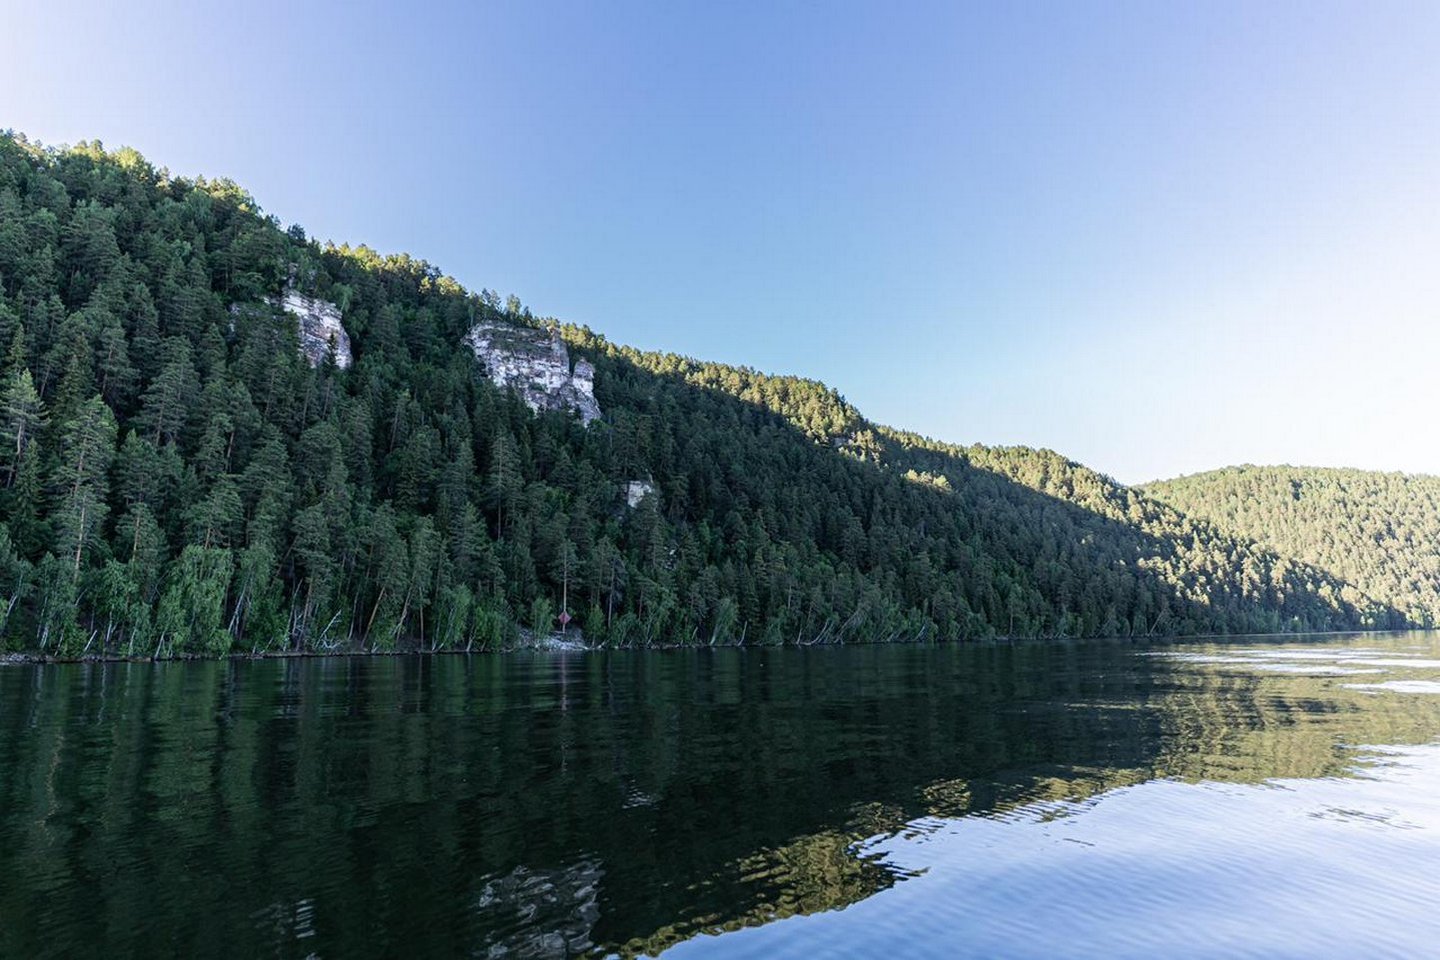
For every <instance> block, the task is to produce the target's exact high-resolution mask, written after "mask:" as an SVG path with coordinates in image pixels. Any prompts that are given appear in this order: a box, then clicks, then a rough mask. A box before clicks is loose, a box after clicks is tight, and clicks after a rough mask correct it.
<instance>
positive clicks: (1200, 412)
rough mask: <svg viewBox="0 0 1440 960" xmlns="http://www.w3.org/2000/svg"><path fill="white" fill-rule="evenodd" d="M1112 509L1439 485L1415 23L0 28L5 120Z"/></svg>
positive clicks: (1391, 9)
mask: <svg viewBox="0 0 1440 960" xmlns="http://www.w3.org/2000/svg"><path fill="white" fill-rule="evenodd" d="M7 127H8V128H11V129H14V130H17V131H20V132H23V133H25V134H26V135H28V136H29V137H31V138H32V139H39V140H41V141H43V142H45V143H49V144H64V143H74V142H77V141H80V140H91V139H99V140H101V141H103V142H104V143H105V144H106V146H108V147H112V148H115V147H120V146H133V147H135V148H137V149H139V150H140V151H141V152H142V153H144V154H145V155H146V156H147V157H148V158H149V159H150V160H151V161H152V162H154V163H156V164H157V165H161V166H165V167H168V168H169V169H170V170H172V171H173V172H175V173H178V174H184V175H206V176H211V177H221V176H226V177H230V178H232V179H234V180H236V181H237V182H239V183H240V184H242V185H243V186H244V187H245V188H247V189H248V190H249V191H250V192H251V193H252V194H253V195H254V196H255V197H256V198H257V199H258V200H259V202H260V204H261V205H262V206H263V207H264V208H265V210H266V211H267V212H268V213H271V214H274V215H275V216H276V217H278V218H279V219H280V220H281V222H282V223H283V224H286V225H289V224H292V223H298V224H300V225H302V226H303V227H304V228H305V229H306V231H307V232H308V233H309V234H310V235H311V236H313V237H317V238H319V239H322V240H325V239H332V240H334V241H336V242H342V241H348V242H351V243H366V244H368V245H370V246H371V247H374V248H376V249H378V250H382V251H385V252H399V251H405V252H409V253H411V254H412V255H414V256H417V257H423V258H424V259H426V260H429V261H430V262H431V263H434V264H436V265H437V266H439V267H440V268H441V269H443V270H444V271H445V272H447V273H449V274H451V275H452V276H454V277H455V278H457V279H458V280H460V281H461V282H462V283H464V284H466V285H467V286H469V287H472V288H474V289H479V288H482V287H485V288H490V289H493V290H496V291H498V292H499V293H500V294H501V295H502V296H503V295H506V294H510V293H514V294H516V295H518V296H519V297H520V298H521V299H522V300H523V301H524V302H525V303H526V304H527V305H528V306H529V307H530V308H531V309H532V310H533V311H534V312H536V313H537V314H540V315H549V316H556V317H559V318H561V319H563V320H567V321H573V322H577V323H584V324H588V325H589V326H590V327H592V328H593V329H595V330H596V331H598V332H600V333H603V334H605V335H606V336H607V337H608V338H610V339H611V340H613V341H616V342H619V343H624V344H631V345H634V346H638V347H642V348H646V349H658V350H666V351H672V352H678V353H683V354H687V355H691V356H696V357H700V358H704V359H710V360H719V361H725V362H729V363H737V364H746V365H749V366H752V367H756V368H759V369H762V370H765V371H769V372H775V373H792V374H799V375H803V376H808V377H814V378H816V379H820V380H823V381H825V382H826V383H827V384H830V385H831V386H833V387H835V388H837V389H838V390H839V391H840V392H841V393H842V394H844V395H845V396H846V398H847V399H849V400H850V401H851V402H853V403H854V404H856V405H857V406H858V407H859V408H860V409H861V410H862V411H863V412H864V413H865V414H866V415H867V416H868V417H869V418H870V419H872V420H875V421H878V422H881V423H887V424H892V425H895V426H899V427H904V428H906V429H910V430H914V431H917V432H920V433H924V434H928V435H930V436H933V437H937V438H940V439H943V440H948V441H953V442H957V443H972V442H981V443H996V444H1025V445H1029V446H1041V447H1050V448H1053V449H1056V450H1059V451H1061V452H1062V453H1064V454H1066V455H1067V456H1069V457H1072V458H1074V459H1076V460H1079V461H1081V462H1084V463H1086V464H1088V465H1090V466H1093V467H1095V468H1097V469H1099V470H1101V471H1103V472H1105V473H1108V474H1110V475H1112V476H1115V477H1116V478H1118V479H1120V480H1122V481H1125V482H1141V481H1144V480H1149V479H1154V478H1157V477H1164V476H1173V475H1177V474H1182V473H1190V472H1195V471H1199V470H1205V469H1210V468H1213V467H1218V466H1223V465H1227V464H1234V463H1245V462H1249V463H1300V464H1312V465H1325V466H1355V467H1364V468H1371V469H1387V470H1408V471H1420V472H1430V473H1440V430H1437V429H1436V428H1435V419H1436V414H1437V408H1440V402H1437V401H1440V376H1437V370H1436V361H1437V358H1440V323H1437V319H1440V316H1437V314H1440V4H1437V3H1434V2H1419V3H1392V2H1366V3H1353V4H1334V3H1324V2H1304V3H1294V4H1290V3H1284V2H1280V0H1267V2H1265V3H1254V2H1243V3H1235V4H1227V3H1223V2H1207V3H1203V4H1178V3H1174V4H1165V3H1153V2H1149V0H1146V2H1138V3H1122V2H1112V3H1093V4H1092V3H1079V2H1074V3H1062V2H1033V3H1031V2H1021V3H991V4H965V3H961V2H954V0H952V2H940V3H905V2H894V0H891V2H874V3H846V2H839V0H837V2H825V3H819V2H807V3H795V2H784V0H770V2H757V3H745V2H734V3H730V2H727V3H699V2H685V0H668V2H654V3H635V2H625V0H606V2H593V3H578V2H577V3H552V2H545V0H525V2H515V3H495V4H489V3H478V2H463V3H462V2H457V3H434V4H426V3H422V2H412V3H406V4H399V3H368V2H363V0H361V2H352V3H344V4H340V3H334V4H329V3H320V2H315V3H268V2H248V3H244V4H218V3H216V4H212V3H203V2H202V3H166V4H162V3H154V2H151V0H132V2H127V3H125V4H114V3H99V2H96V3H90V4H80V3H72V2H69V0H48V2H46V3H43V4H38V3H33V2H23V3H22V2H17V0H0V128H7Z"/></svg>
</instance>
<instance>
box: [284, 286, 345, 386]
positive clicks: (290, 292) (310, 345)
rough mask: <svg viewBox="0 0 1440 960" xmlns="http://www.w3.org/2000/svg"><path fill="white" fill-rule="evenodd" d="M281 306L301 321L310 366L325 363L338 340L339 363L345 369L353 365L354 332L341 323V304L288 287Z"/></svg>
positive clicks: (303, 341)
mask: <svg viewBox="0 0 1440 960" xmlns="http://www.w3.org/2000/svg"><path fill="white" fill-rule="evenodd" d="M280 306H281V307H282V308H284V310H285V312H286V313H288V314H290V315H291V316H293V317H295V318H296V319H297V320H299V321H300V352H301V353H303V354H304V355H305V359H306V361H307V362H309V364H310V366H312V367H318V366H320V364H322V363H324V362H325V355H326V354H328V353H329V352H330V343H331V341H334V343H335V365H336V366H338V367H339V368H340V369H341V370H344V369H346V368H347V367H349V366H350V361H351V359H352V358H351V355H350V335H349V334H348V333H346V332H345V327H344V326H343V325H342V324H341V323H340V308H339V307H337V306H335V304H333V303H331V302H330V301H328V300H318V299H316V298H315V297H307V296H305V295H304V294H303V293H300V292H298V291H296V290H294V289H286V291H285V296H284V297H283V298H282V299H281V300H280Z"/></svg>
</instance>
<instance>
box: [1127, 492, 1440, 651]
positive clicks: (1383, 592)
mask: <svg viewBox="0 0 1440 960" xmlns="http://www.w3.org/2000/svg"><path fill="white" fill-rule="evenodd" d="M1143 489H1144V491H1145V492H1146V493H1147V494H1149V495H1151V496H1154V497H1156V498H1157V499H1160V500H1163V501H1165V502H1166V503H1169V504H1171V505H1172V506H1174V507H1175V508H1176V509H1178V510H1180V511H1182V512H1183V513H1186V514H1188V515H1190V516H1193V517H1204V518H1206V519H1208V520H1210V521H1211V522H1213V523H1214V524H1215V525H1216V526H1218V527H1220V528H1222V529H1224V530H1226V531H1229V532H1230V533H1231V534H1233V535H1235V536H1239V537H1246V538H1249V539H1253V540H1256V541H1259V542H1261V543H1264V544H1266V545H1267V546H1269V547H1270V548H1271V549H1272V550H1275V551H1278V552H1280V553H1284V554H1286V555H1287V556H1292V557H1296V558H1298V559H1300V560H1303V561H1305V562H1306V563H1309V564H1312V565H1314V566H1315V567H1317V568H1319V569H1321V570H1324V571H1326V572H1328V573H1329V574H1331V575H1332V576H1335V577H1338V578H1341V579H1343V580H1345V581H1346V582H1348V583H1352V584H1354V585H1355V586H1356V587H1358V588H1359V589H1360V590H1362V591H1364V592H1365V593H1366V594H1368V595H1369V596H1372V597H1374V598H1376V599H1377V600H1380V601H1382V602H1383V603H1385V604H1387V605H1388V606H1391V607H1393V608H1395V609H1396V610H1398V611H1400V612H1401V613H1402V614H1404V616H1405V617H1406V618H1407V619H1408V620H1410V621H1411V622H1413V623H1415V624H1418V625H1423V626H1433V625H1435V624H1436V623H1440V477H1431V476H1414V475H1407V474H1403V473H1377V472H1372V471H1366V470H1344V469H1328V468H1321V467H1289V466H1284V467H1255V466H1243V467H1230V468H1227V469H1224V470H1215V471H1212V472H1209V473H1199V474H1195V475H1193V476H1188V477H1179V478H1177V479H1175V480H1164V481H1159V482H1156V483H1151V484H1147V485H1146V486H1145V487H1144V488H1143Z"/></svg>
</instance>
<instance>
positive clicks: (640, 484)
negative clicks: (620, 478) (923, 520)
mask: <svg viewBox="0 0 1440 960" xmlns="http://www.w3.org/2000/svg"><path fill="white" fill-rule="evenodd" d="M622 487H623V489H624V491H625V506H627V507H629V508H630V509H631V510H634V509H635V508H636V507H638V506H640V501H641V500H644V499H645V498H646V497H648V496H649V495H650V494H652V493H654V492H655V484H653V483H651V482H650V481H649V480H626V481H625V483H624V484H622Z"/></svg>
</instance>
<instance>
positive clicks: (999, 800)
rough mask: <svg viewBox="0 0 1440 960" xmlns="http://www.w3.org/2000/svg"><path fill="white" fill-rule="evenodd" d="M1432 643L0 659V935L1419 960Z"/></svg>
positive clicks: (34, 941)
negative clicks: (53, 662)
mask: <svg viewBox="0 0 1440 960" xmlns="http://www.w3.org/2000/svg"><path fill="white" fill-rule="evenodd" d="M1437 694H1440V637H1437V635H1435V634H1415V633H1412V634H1397V635H1386V636H1374V635H1371V636H1363V637H1344V638H1314V637H1312V638H1304V639H1303V640H1297V641H1293V642H1275V641H1256V640H1253V639H1252V640H1236V641H1231V642H1227V643H1224V644H1187V645H1176V646H1153V645H1152V646H1138V645H1132V644H1128V643H1083V644H1081V643H1075V644H1056V645H1045V644H1022V645H1015V646H972V647H957V646H945V647H912V646H892V647H851V648H841V649H808V650H800V649H786V650H745V651H739V650H715V651H687V652H650V653H616V654H548V655H538V654H537V655H533V656H527V655H515V656H509V657H474V658H460V657H437V658H353V659H329V660H305V661H284V662H282V661H268V662H253V663H252V662H233V663H232V662H224V663H184V664H159V665H150V664H103V665H102V664H91V665H74V666H39V667H37V666H30V665H4V666H0V955H3V956H5V957H27V958H28V957H106V958H116V957H127V956H135V957H158V956H186V957H191V956H234V957H309V956H315V957H328V958H338V957H382V956H395V957H400V956H403V957H423V956H475V957H489V956H520V957H552V956H571V955H579V956H606V955H620V956H637V955H646V954H656V953H660V952H661V951H667V950H668V951H670V952H669V953H668V954H667V956H670V957H677V958H688V957H697V956H698V957H711V956H714V957H726V958H728V957H737V956H744V957H766V958H769V957H781V956H794V957H802V956H804V957H810V956H832V955H833V956H853V957H867V958H868V957H876V956H887V957H908V956H915V957H921V956H927V957H928V956H935V957H957V956H958V957H963V956H987V957H988V956H1003V957H1023V956H1032V957H1057V956H1077V957H1078V956H1096V955H1105V956H1125V955H1131V956H1154V955H1156V954H1162V953H1163V954H1165V955H1168V956H1177V955H1178V956H1217V955H1224V956H1236V955H1254V956H1265V957H1270V956H1295V957H1312V956H1357V957H1359V956H1364V957H1375V956H1420V955H1433V954H1434V952H1435V950H1436V949H1437V948H1440V909H1437V907H1440V746H1436V745H1433V743H1434V741H1436V740H1437V738H1440V695H1437Z"/></svg>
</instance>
